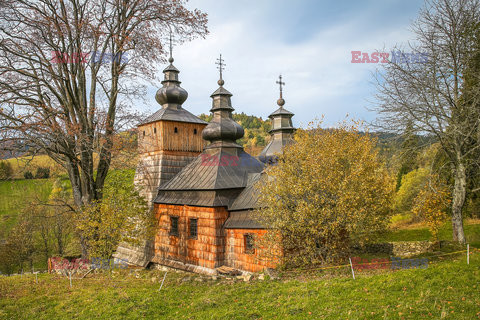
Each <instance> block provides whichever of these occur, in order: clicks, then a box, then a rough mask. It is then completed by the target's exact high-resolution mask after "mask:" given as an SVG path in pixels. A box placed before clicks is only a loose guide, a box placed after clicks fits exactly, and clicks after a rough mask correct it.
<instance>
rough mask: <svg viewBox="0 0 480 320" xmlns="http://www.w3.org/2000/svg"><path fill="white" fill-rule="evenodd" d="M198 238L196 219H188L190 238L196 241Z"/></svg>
mask: <svg viewBox="0 0 480 320" xmlns="http://www.w3.org/2000/svg"><path fill="white" fill-rule="evenodd" d="M197 236H198V219H190V238H192V239H197Z"/></svg>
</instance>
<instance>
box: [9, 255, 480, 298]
mask: <svg viewBox="0 0 480 320" xmlns="http://www.w3.org/2000/svg"><path fill="white" fill-rule="evenodd" d="M474 253H480V249H478V248H473V247H470V246H467V249H466V250H458V251H454V252H447V253H439V254H433V255H428V256H425V257H423V258H421V259H428V261H427V264H428V265H431V264H434V263H437V262H438V261H436V262H434V261H432V260H434V259H437V258H442V257H450V256H453V255H460V254H466V257H467V258H466V263H467V264H469V263H470V256H471V255H473V254H474ZM416 259H420V258H416ZM403 260H414V259H408V258H406V259H403ZM403 260H402V261H403ZM394 262H395V261H391V262H387V261H375V262H367V263H352V260H351V259H349V263H348V264H342V265H336V266H319V267H314V268H296V269H292V270H284V271H282V274H289V275H291V274H302V273H303V274H305V273H306V272H307V273H308V274H311V272H313V271H321V270H332V269H342V268H349V269H350V270H351V273H352V277H353V279H355V272H358V271H361V270H365V269H369V268H368V267H369V266H375V265H379V266H386V265H390V266H393V264H394ZM397 262H398V261H397ZM365 267H367V268H365ZM379 269H393V270H398V269H411V268H402V267H399V268H393V267H392V268H379ZM94 270H95V269H89V270H86V271H87V272H86V273H84V274H81V276H80V277H78V276H77V277H73V276H72V274H73V272H72V271H74V270H66V271H65V270H64V271H65V272H61V273H60V274H59V273H56V272H53V273H54V274H56V275H58V276H61V277H62V278H64V277H66V278H67V279H68V280H69V283H70V287H73V285H72V280H75V281H76V280H82V279H88V280H94V281H104V282H105V281H107V280H108V281H114V282H131V281H132V280H133V281H143V282H152V280H151V279H146V278H142V277H140V276H135V277H129V278H119V277H117V276H116V275H115V277H113V273H112V271H115V269H113V268H112V269H98V270H102V271H106V272H102V273H101V275H102V277H100V278H98V277H95V275H96V273H92V271H94ZM123 270H124V269H123ZM127 270H130V271H129V273H130V274H136V272H137V271H136V270H140V269H127ZM109 271H110V273H109V274H110V275H111V276H110V277H108V278H106V277H105V274H106V273H107V272H109ZM163 272H165V273H164V274H163V280H162V281H161V285H160V288H159V291H160V290H161V288H162V287H163V284H164V282H165V279H166V276H167V273H168V271H163ZM39 273H49V270H37V271H34V272H26V273H22V274H17V276H20V277H28V276H30V275H33V276H35V283H38V274H39ZM88 274H91V275H92V276H91V277H88V278H86V276H87V275H88ZM3 276H7V275H3Z"/></svg>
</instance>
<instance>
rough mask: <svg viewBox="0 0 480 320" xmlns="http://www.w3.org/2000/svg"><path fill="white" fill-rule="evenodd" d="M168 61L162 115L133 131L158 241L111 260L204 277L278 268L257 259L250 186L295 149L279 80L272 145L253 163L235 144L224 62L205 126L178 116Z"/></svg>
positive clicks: (140, 181) (182, 113)
mask: <svg viewBox="0 0 480 320" xmlns="http://www.w3.org/2000/svg"><path fill="white" fill-rule="evenodd" d="M173 61H174V60H173V58H172V57H171V56H170V58H169V62H170V64H169V66H167V68H165V69H164V70H163V73H164V75H165V76H164V78H165V79H164V81H162V84H163V87H162V88H160V89H159V90H158V91H157V93H156V100H157V102H158V103H159V104H160V105H161V106H162V108H161V109H160V110H159V111H157V112H156V113H154V114H153V115H151V116H150V117H148V118H147V119H145V121H143V123H141V124H140V125H139V126H138V134H139V135H138V136H139V139H138V148H139V152H140V159H139V163H138V167H137V171H136V176H135V183H136V185H137V186H139V187H140V190H141V192H142V194H143V195H144V196H145V198H146V199H148V200H149V201H151V202H152V204H153V212H154V214H155V218H156V222H157V223H158V225H157V227H156V232H155V238H154V239H153V240H152V241H147V242H146V243H145V246H144V247H142V248H141V249H139V248H133V247H130V246H128V245H121V246H120V247H119V249H118V250H117V252H116V254H115V257H117V258H123V259H127V260H128V261H129V263H132V264H136V265H141V266H146V265H147V264H148V263H156V264H160V265H164V266H169V267H173V268H177V269H183V270H189V271H194V272H199V273H205V274H214V273H216V270H215V269H216V268H219V267H221V266H228V267H231V268H234V269H238V270H242V271H248V272H258V271H261V270H263V269H264V268H266V267H275V265H274V263H272V262H271V261H267V260H265V259H262V258H261V257H259V255H258V252H256V249H255V246H254V243H255V239H256V238H257V237H261V236H262V235H263V234H265V233H266V232H267V231H268V226H262V225H261V224H260V223H258V222H257V221H256V220H255V209H256V207H257V196H256V193H255V189H254V187H253V185H254V184H255V183H256V182H257V181H258V180H259V179H260V177H261V173H262V171H263V170H264V168H265V166H266V165H268V164H269V163H271V162H274V161H273V160H274V159H275V154H278V153H280V152H282V150H283V148H284V146H285V145H287V144H290V143H292V142H293V132H294V131H295V128H294V127H293V125H292V116H293V113H291V112H289V111H287V110H286V109H284V108H283V106H284V104H285V101H284V100H283V98H282V84H283V82H282V80H281V77H280V81H279V82H277V83H279V84H280V99H279V100H278V101H277V104H278V105H279V108H278V109H277V110H276V111H275V112H273V113H272V114H270V116H269V117H270V119H271V120H272V130H271V132H270V133H271V140H270V142H269V143H268V145H267V146H266V147H265V149H264V150H263V151H262V152H261V154H260V156H259V157H258V158H255V157H252V156H251V155H250V154H248V153H247V152H245V151H244V149H243V147H242V146H241V145H239V144H238V143H237V142H236V141H237V140H238V139H240V138H242V137H243V135H244V130H243V128H242V126H241V125H239V124H238V123H236V122H235V121H234V120H233V119H232V112H233V111H234V108H233V107H232V102H231V97H232V94H231V93H230V92H229V91H228V90H227V89H225V88H224V84H225V82H224V80H223V79H222V70H223V60H222V58H221V56H220V59H218V63H217V64H219V70H220V80H218V85H219V87H218V89H217V90H215V91H214V92H213V93H212V94H211V98H212V107H211V109H210V112H211V113H212V115H213V118H212V120H211V121H210V123H206V122H205V121H203V120H201V119H200V118H198V117H196V116H194V115H193V114H191V113H190V112H188V111H187V110H186V109H184V108H183V106H182V105H183V103H184V102H185V101H186V99H187V96H188V94H187V92H186V91H185V90H184V89H183V88H181V87H180V81H179V78H178V74H179V70H178V69H177V68H175V67H174V66H173V64H172V63H173Z"/></svg>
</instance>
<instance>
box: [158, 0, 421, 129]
mask: <svg viewBox="0 0 480 320" xmlns="http://www.w3.org/2000/svg"><path fill="white" fill-rule="evenodd" d="M216 3H217V2H213V1H207V2H204V1H197V2H195V1H193V2H192V4H191V5H192V6H197V7H199V8H200V9H203V10H205V11H206V12H207V13H209V15H210V25H209V27H210V34H209V35H208V36H207V37H206V39H196V40H194V41H192V42H190V43H185V44H183V45H182V46H179V47H176V48H175V49H174V57H175V62H174V64H175V66H176V67H177V68H179V69H180V71H181V73H180V80H181V81H182V86H183V87H184V88H185V89H186V90H187V91H188V92H189V98H188V100H187V101H186V103H185V105H184V106H185V108H187V109H188V110H189V111H191V112H192V113H194V114H200V113H208V111H209V109H210V107H211V99H210V94H211V93H212V92H213V91H215V89H216V88H217V87H218V86H217V84H216V81H217V80H218V71H217V70H216V65H215V64H214V63H215V59H216V58H217V57H218V55H219V53H222V56H223V57H224V59H225V61H226V65H227V66H226V70H225V75H224V79H225V82H226V83H225V88H227V89H228V90H229V91H230V92H232V93H233V95H234V96H233V97H232V102H233V107H234V108H235V109H236V112H245V113H247V114H255V115H257V116H261V117H264V118H265V117H266V116H268V114H270V113H271V112H272V111H274V110H275V109H276V107H277V106H276V100H277V99H278V87H277V85H276V84H275V81H276V80H277V78H278V75H279V74H280V73H281V74H282V75H283V77H284V81H285V82H286V87H285V91H284V97H285V99H286V101H287V103H286V106H285V107H286V108H287V109H289V110H290V111H292V112H294V113H295V114H296V115H295V117H294V122H295V124H297V125H298V124H299V123H303V124H306V123H308V122H309V121H310V120H312V119H314V118H315V117H317V118H320V117H321V115H322V114H324V115H325V122H326V123H327V124H332V123H335V122H337V121H339V120H341V119H343V118H344V117H345V114H346V113H348V114H350V116H352V117H355V118H371V117H372V115H371V114H368V112H366V110H365V108H364V107H365V105H366V99H367V98H370V97H371V94H372V88H371V86H370V85H369V84H368V82H369V81H370V80H371V77H370V72H371V71H373V70H374V69H375V65H371V64H370V65H369V64H366V65H359V64H352V63H350V60H351V54H350V52H351V51H352V50H362V51H366V52H373V51H375V50H377V49H381V48H383V47H384V46H385V48H391V47H392V46H393V45H394V43H395V42H402V41H406V40H408V38H409V36H410V35H409V32H408V31H407V27H408V25H409V23H410V20H409V19H405V26H404V27H403V28H399V27H398V26H391V27H389V26H388V25H382V26H379V27H375V28H372V25H373V26H375V24H374V23H372V22H371V21H368V20H369V19H371V17H368V16H356V17H355V18H354V19H350V20H348V21H341V22H339V23H337V24H332V25H329V26H327V27H322V28H319V29H318V30H315V29H314V30H311V33H310V34H309V35H308V37H302V38H303V39H304V40H303V41H297V42H295V43H288V42H285V41H282V40H281V37H277V36H272V29H276V28H277V29H278V31H276V32H282V19H286V18H288V14H286V16H285V17H271V16H269V15H268V8H269V5H270V6H271V5H275V2H263V3H262V5H261V6H257V7H256V8H255V11H254V12H250V11H248V10H245V8H243V7H237V8H238V10H237V11H236V12H234V13H235V14H232V12H227V11H229V10H235V8H233V9H231V8H225V6H223V7H220V8H218V7H217V6H216ZM267 4H269V5H267ZM222 10H223V11H222ZM390 14H394V13H390ZM262 16H264V17H265V18H264V19H263V20H261V19H260V18H261V17H262ZM320 18H322V17H321V15H319V19H320ZM412 18H414V16H412V17H410V19H412ZM273 34H275V32H274V33H273ZM159 86H160V84H159ZM154 91H155V90H153V88H152V89H150V92H154ZM151 101H152V106H151V108H150V109H151V111H152V112H153V111H154V110H156V109H158V108H159V107H160V106H158V104H156V102H154V101H155V100H154V97H153V95H152V97H151Z"/></svg>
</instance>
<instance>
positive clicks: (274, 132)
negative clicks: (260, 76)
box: [258, 76, 296, 163]
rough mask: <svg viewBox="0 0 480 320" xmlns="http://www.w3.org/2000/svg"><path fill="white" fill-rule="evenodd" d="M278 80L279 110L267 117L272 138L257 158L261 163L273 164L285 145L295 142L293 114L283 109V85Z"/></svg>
mask: <svg viewBox="0 0 480 320" xmlns="http://www.w3.org/2000/svg"><path fill="white" fill-rule="evenodd" d="M279 78H280V81H277V83H278V84H279V85H280V98H279V99H278V100H277V105H278V106H279V108H278V109H277V110H275V111H274V112H273V113H271V114H270V115H269V116H268V117H269V118H270V119H271V120H272V129H271V130H270V134H271V137H272V138H271V140H270V142H269V143H268V145H267V146H266V147H265V148H264V149H263V150H262V152H261V153H260V155H259V156H258V159H259V160H260V161H262V162H263V163H275V162H276V157H277V156H276V155H278V154H281V153H282V152H283V148H284V147H285V146H286V145H289V144H291V143H293V142H294V141H295V140H294V139H293V133H294V132H295V130H296V129H295V127H293V124H292V117H293V116H294V114H293V113H291V112H290V111H288V110H286V109H285V108H283V106H284V105H285V100H284V99H283V92H282V85H285V83H284V82H282V76H280V77H279Z"/></svg>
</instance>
